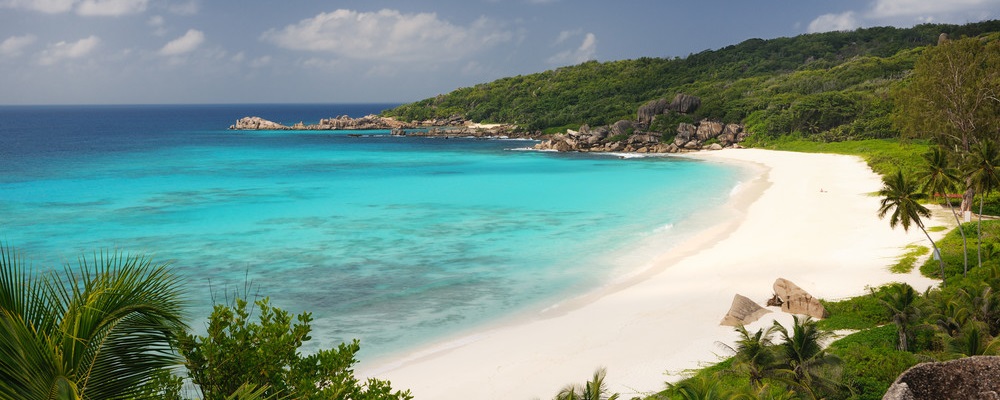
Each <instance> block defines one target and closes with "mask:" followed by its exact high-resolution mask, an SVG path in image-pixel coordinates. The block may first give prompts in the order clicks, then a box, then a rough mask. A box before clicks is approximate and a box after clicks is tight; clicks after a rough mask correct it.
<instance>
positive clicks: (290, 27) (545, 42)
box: [0, 0, 1000, 104]
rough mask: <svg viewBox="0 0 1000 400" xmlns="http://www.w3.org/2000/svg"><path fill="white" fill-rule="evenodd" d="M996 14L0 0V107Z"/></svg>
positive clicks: (572, 58)
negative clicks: (1, 105) (3, 105)
mask: <svg viewBox="0 0 1000 400" xmlns="http://www.w3.org/2000/svg"><path fill="white" fill-rule="evenodd" d="M995 18H1000V0H948V1H939V0H838V1H830V0H750V1H748V0H739V1H736V0H732V1H721V0H699V1H672V0H620V1H609V0H433V1H430V0H428V1H405V2H404V1H380V0H364V1H351V0H347V1H307V0H284V1H276V0H0V104H133V103H141V104H156V103H338V102H407V101H413V100H419V99H423V98H427V97H432V96H435V95H437V94H440V93H447V92H449V91H451V90H453V89H455V88H458V87H463V86H471V85H474V84H476V83H481V82H488V81H491V80H494V79H497V78H502V77H505V76H513V75H519V74H529V73H534V72H540V71H544V70H548V69H552V68H556V67H560V66H565V65H574V64H578V63H580V62H583V61H587V60H598V61H611V60H620V59H628V58H637V57H644V56H648V57H675V56H680V57H683V56H686V55H688V54H691V53H697V52H700V51H702V50H706V49H717V48H720V47H724V46H727V45H730V44H736V43H739V42H741V41H743V40H746V39H749V38H765V39H767V38H774V37H781V36H794V35H798V34H802V33H808V32H821V31H830V30H850V29H854V28H858V27H871V26H883V25H892V26H899V27H909V26H912V25H915V24H918V23H922V22H939V23H966V22H976V21H981V20H985V19H995Z"/></svg>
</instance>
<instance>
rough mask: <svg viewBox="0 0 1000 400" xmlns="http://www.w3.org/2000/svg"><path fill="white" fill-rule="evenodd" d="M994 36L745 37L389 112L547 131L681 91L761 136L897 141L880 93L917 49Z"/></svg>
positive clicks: (888, 30) (512, 81) (993, 24)
mask: <svg viewBox="0 0 1000 400" xmlns="http://www.w3.org/2000/svg"><path fill="white" fill-rule="evenodd" d="M998 31H1000V21H987V22H981V23H974V24H968V25H941V24H925V25H918V26H916V27H913V28H907V29H901V28H892V27H880V28H867V29H858V30H855V31H850V32H827V33H816V34H808V35H801V36H796V37H791V38H778V39H771V40H762V39H750V40H746V41H744V42H742V43H740V44H737V45H733V46H728V47H725V48H722V49H718V50H706V51H703V52H701V53H697V54H691V55H689V56H687V57H684V58H673V59H668V58H640V59H636V60H622V61H612V62H604V63H601V62H596V61H590V62H586V63H583V64H580V65H576V66H570V67H563V68H558V69H554V70H550V71H545V72H541V73H537V74H531V75H524V76H516V77H510V78H503V79H499V80H496V81H493V82H490V83H484V84H480V85H476V86H473V87H466V88H461V89H457V90H455V91H453V92H451V93H448V94H444V95H440V96H437V97H433V98H429V99H425V100H421V101H418V102H415V103H410V104H405V105H402V106H400V107H398V108H395V109H392V110H387V111H386V112H385V115H388V116H395V117H397V118H399V119H402V120H424V119H429V118H437V117H447V116H451V115H462V116H464V117H466V118H468V119H470V120H473V121H478V122H495V123H509V124H516V125H518V126H520V127H521V128H522V129H527V130H540V131H544V132H546V133H553V132H557V131H560V130H565V129H566V128H574V129H575V128H578V127H579V126H581V125H583V124H588V125H590V126H599V125H609V124H612V123H614V122H616V121H618V120H622V119H636V110H637V109H638V108H639V107H640V106H641V105H643V104H645V103H646V102H649V101H651V100H656V99H659V98H666V99H667V100H669V99H671V98H673V97H674V95H676V94H677V93H686V94H690V95H695V96H698V97H700V98H701V99H702V102H701V107H700V108H699V109H698V110H697V111H695V113H694V114H693V115H691V116H688V117H689V118H691V119H694V120H700V119H704V118H707V119H713V120H719V121H722V122H727V123H740V122H744V123H745V124H746V125H747V129H748V130H749V131H750V132H753V133H754V134H756V135H758V138H761V140H763V138H766V137H776V136H780V135H787V134H790V133H800V134H802V135H806V136H817V137H822V138H824V139H826V140H828V141H833V140H852V139H855V140H856V139H865V138H895V137H898V136H899V132H898V131H897V130H896V129H894V128H893V126H892V124H891V121H890V120H889V118H888V116H889V113H890V111H891V109H892V104H891V101H890V100H889V99H888V92H889V90H890V89H892V88H893V87H894V86H895V85H898V84H899V83H900V82H901V81H902V80H903V79H904V78H905V77H906V74H907V71H909V70H911V69H912V68H913V65H914V63H915V62H916V59H917V57H918V56H919V55H920V53H921V49H922V48H923V47H924V46H928V45H933V44H935V43H937V41H938V39H939V37H940V35H941V34H942V33H946V34H948V35H949V36H950V37H953V38H960V37H964V36H967V37H974V36H980V35H984V34H989V33H995V32H998ZM662 117H663V118H668V117H669V116H662ZM674 126H676V124H674ZM669 129H673V127H666V128H665V130H669Z"/></svg>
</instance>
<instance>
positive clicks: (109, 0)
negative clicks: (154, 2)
mask: <svg viewBox="0 0 1000 400" xmlns="http://www.w3.org/2000/svg"><path fill="white" fill-rule="evenodd" d="M148 4H149V0H83V1H82V2H81V3H80V5H79V6H77V7H76V13H77V14H80V15H83V16H88V17H92V16H99V17H117V16H121V15H127V14H136V13H141V12H143V11H146V6H147V5H148Z"/></svg>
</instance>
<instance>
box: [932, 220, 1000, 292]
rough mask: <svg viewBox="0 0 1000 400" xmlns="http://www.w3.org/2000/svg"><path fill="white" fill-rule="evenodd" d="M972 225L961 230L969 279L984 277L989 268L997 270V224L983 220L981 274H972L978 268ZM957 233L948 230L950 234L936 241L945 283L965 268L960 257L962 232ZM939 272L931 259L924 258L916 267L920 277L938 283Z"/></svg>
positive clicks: (999, 247)
mask: <svg viewBox="0 0 1000 400" xmlns="http://www.w3.org/2000/svg"><path fill="white" fill-rule="evenodd" d="M976 224H977V221H976V220H975V218H973V221H972V222H966V223H964V224H962V226H961V229H962V231H963V232H965V237H966V239H967V242H968V243H967V245H968V251H969V253H968V255H969V273H970V276H973V275H979V274H986V273H988V270H989V269H990V268H995V267H997V266H1000V221H998V220H983V244H982V247H983V268H984V271H976V270H977V269H978V264H979V259H978V258H979V257H978V255H977V254H976V240H977V238H978V235H977V234H976ZM958 229H959V228H955V229H952V230H951V232H948V234H946V235H945V236H944V237H943V238H941V239H940V240H938V241H937V246H938V249H940V251H941V257H942V258H943V259H944V264H945V269H944V274H945V276H946V277H948V278H949V280H950V279H953V278H954V279H958V278H960V277H961V276H962V270H963V269H964V264H965V258H964V257H963V255H962V232H960V231H959V230H958ZM940 268H941V267H940V266H939V264H938V262H937V260H934V257H928V258H927V261H925V262H924V264H923V265H921V266H920V273H921V274H923V275H924V276H927V277H930V278H935V279H940V278H941V269H940Z"/></svg>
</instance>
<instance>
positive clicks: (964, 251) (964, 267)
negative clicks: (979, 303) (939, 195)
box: [944, 196, 969, 278]
mask: <svg viewBox="0 0 1000 400" xmlns="http://www.w3.org/2000/svg"><path fill="white" fill-rule="evenodd" d="M944 201H946V202H948V208H950V209H951V215H954V216H955V222H956V223H958V233H961V234H962V256H963V257H964V260H963V262H964V264H962V277H963V278H965V275H966V274H967V273H968V272H969V247H968V245H967V244H966V239H965V229H962V220H960V219H959V218H958V211H955V205H954V204H951V199H949V198H948V196H945V197H944Z"/></svg>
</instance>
